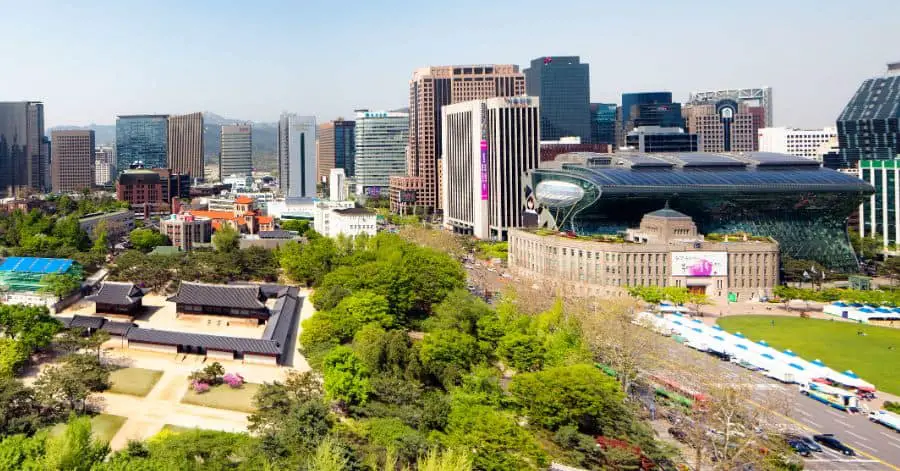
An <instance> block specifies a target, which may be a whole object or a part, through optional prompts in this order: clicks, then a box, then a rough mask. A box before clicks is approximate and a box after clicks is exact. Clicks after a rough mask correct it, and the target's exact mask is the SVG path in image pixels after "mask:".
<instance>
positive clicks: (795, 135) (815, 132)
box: [757, 128, 837, 161]
mask: <svg viewBox="0 0 900 471" xmlns="http://www.w3.org/2000/svg"><path fill="white" fill-rule="evenodd" d="M757 137H758V140H759V151H760V152H774V153H776V154H790V155H796V156H797V157H806V158H809V159H816V160H819V161H821V160H822V155H823V154H825V153H826V152H828V148H829V147H830V145H829V144H831V143H832V141H835V142H836V141H837V129H835V128H822V129H796V128H761V129H760V130H759V131H758V134H757Z"/></svg>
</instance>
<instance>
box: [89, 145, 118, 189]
mask: <svg viewBox="0 0 900 471" xmlns="http://www.w3.org/2000/svg"><path fill="white" fill-rule="evenodd" d="M115 175H116V151H115V149H113V148H112V147H105V146H100V147H97V148H96V149H95V150H94V184H96V185H97V186H105V185H109V184H110V183H112V179H113V177H114V176H115Z"/></svg>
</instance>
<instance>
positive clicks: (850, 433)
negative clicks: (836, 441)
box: [846, 430, 869, 442]
mask: <svg viewBox="0 0 900 471" xmlns="http://www.w3.org/2000/svg"><path fill="white" fill-rule="evenodd" d="M846 432H847V435H853V436H854V437H856V438H858V439H860V440H862V441H866V442H867V441H869V439H868V437H864V436H862V435H860V434H857V433H853V432H851V431H849V430H846Z"/></svg>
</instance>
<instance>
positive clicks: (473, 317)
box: [425, 289, 493, 336]
mask: <svg viewBox="0 0 900 471" xmlns="http://www.w3.org/2000/svg"><path fill="white" fill-rule="evenodd" d="M492 314H493V312H492V311H491V307H490V306H488V304H487V303H485V302H484V301H482V300H481V298H478V297H477V296H474V295H472V294H471V293H469V292H468V291H466V290H465V289H456V290H453V291H451V292H450V293H449V294H447V297H446V298H444V300H443V301H441V302H440V304H438V305H437V306H435V308H434V313H433V315H432V316H430V317H429V318H428V319H427V320H426V321H425V328H426V330H440V329H454V330H458V331H460V332H463V333H465V334H469V335H472V336H476V335H478V321H479V320H480V319H481V318H482V317H486V316H491V315H492Z"/></svg>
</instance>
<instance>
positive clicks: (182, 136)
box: [167, 113, 203, 180]
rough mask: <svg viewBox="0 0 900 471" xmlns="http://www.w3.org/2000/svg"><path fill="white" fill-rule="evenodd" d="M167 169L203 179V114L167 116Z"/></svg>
mask: <svg viewBox="0 0 900 471" xmlns="http://www.w3.org/2000/svg"><path fill="white" fill-rule="evenodd" d="M167 162H168V168H171V169H172V170H174V171H176V172H178V173H180V174H187V175H190V176H191V178H195V179H201V180H202V179H203V113H191V114H186V115H181V116H169V130H168V157H167Z"/></svg>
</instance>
